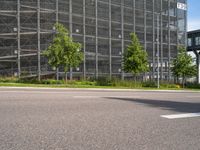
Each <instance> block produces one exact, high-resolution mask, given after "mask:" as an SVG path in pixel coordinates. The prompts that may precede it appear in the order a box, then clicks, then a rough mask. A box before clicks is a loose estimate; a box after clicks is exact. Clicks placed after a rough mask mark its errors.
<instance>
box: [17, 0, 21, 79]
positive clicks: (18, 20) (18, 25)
mask: <svg viewBox="0 0 200 150" xmlns="http://www.w3.org/2000/svg"><path fill="white" fill-rule="evenodd" d="M20 10H21V5H20V0H17V51H18V52H17V65H18V78H20V77H21V33H20V32H21V27H20V26H21V22H20Z"/></svg>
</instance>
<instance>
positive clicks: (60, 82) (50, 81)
mask: <svg viewBox="0 0 200 150" xmlns="http://www.w3.org/2000/svg"><path fill="white" fill-rule="evenodd" d="M41 83H42V84H64V81H63V80H52V79H51V80H50V79H49V80H42V81H41Z"/></svg>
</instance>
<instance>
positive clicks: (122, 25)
mask: <svg viewBox="0 0 200 150" xmlns="http://www.w3.org/2000/svg"><path fill="white" fill-rule="evenodd" d="M121 30H122V31H121V44H122V57H121V59H122V60H123V55H124V48H125V46H124V1H123V0H122V1H121ZM121 72H122V73H121V79H122V80H124V70H123V63H121Z"/></svg>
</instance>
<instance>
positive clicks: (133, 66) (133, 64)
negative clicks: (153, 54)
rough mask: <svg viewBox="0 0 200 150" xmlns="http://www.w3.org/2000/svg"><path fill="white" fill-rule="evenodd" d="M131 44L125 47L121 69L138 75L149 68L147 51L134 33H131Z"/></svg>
mask: <svg viewBox="0 0 200 150" xmlns="http://www.w3.org/2000/svg"><path fill="white" fill-rule="evenodd" d="M130 36H131V44H130V45H129V46H128V47H127V49H126V50H125V53H124V58H123V70H124V71H125V72H130V73H132V74H133V75H139V74H140V73H145V72H147V71H148V70H149V65H148V55H147V52H146V51H145V50H144V49H143V47H142V46H141V44H140V42H139V40H138V37H137V35H136V34H135V33H131V34H130Z"/></svg>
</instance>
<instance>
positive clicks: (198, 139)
mask: <svg viewBox="0 0 200 150" xmlns="http://www.w3.org/2000/svg"><path fill="white" fill-rule="evenodd" d="M173 149H174V150H198V149H200V93H198V92H189V91H183V92H175V91H165V92H162V91H137V90H102V89H99V90H87V89H36V88H0V150H173Z"/></svg>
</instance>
